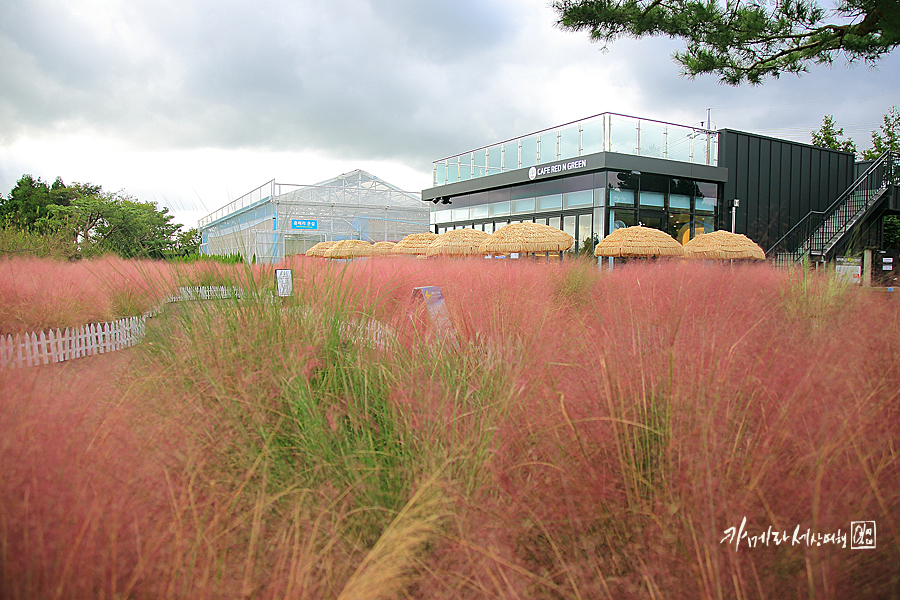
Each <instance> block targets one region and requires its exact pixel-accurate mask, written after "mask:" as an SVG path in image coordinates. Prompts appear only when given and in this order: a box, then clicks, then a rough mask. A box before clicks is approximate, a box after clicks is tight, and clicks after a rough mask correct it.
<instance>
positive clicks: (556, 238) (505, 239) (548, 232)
mask: <svg viewBox="0 0 900 600" xmlns="http://www.w3.org/2000/svg"><path fill="white" fill-rule="evenodd" d="M574 243H575V238H573V237H572V236H571V235H569V234H568V233H566V232H564V231H560V230H559V229H556V228H555V227H549V226H547V225H541V224H540V223H511V224H510V225H506V226H504V227H501V228H500V229H498V230H497V231H496V232H494V234H493V235H491V236H490V237H488V238H487V239H486V240H484V241H483V242H482V243H481V245H479V246H478V252H479V253H481V254H510V253H512V252H517V253H519V254H532V253H538V252H546V253H547V257H548V258H549V256H550V252H564V251H566V250H568V249H569V248H571V247H572V245H573V244H574Z"/></svg>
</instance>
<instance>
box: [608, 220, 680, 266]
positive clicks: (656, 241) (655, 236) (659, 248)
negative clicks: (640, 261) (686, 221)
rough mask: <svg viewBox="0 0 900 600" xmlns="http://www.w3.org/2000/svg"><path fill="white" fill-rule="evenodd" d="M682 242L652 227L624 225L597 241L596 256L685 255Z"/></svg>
mask: <svg viewBox="0 0 900 600" xmlns="http://www.w3.org/2000/svg"><path fill="white" fill-rule="evenodd" d="M683 255H684V250H683V249H682V247H681V244H679V243H678V241H677V240H676V239H675V238H673V237H672V236H671V235H669V234H668V233H666V232H664V231H660V230H659V229H652V228H650V227H641V226H640V225H635V226H634V227H623V228H622V229H616V230H615V231H613V232H612V233H611V234H609V235H608V236H606V237H605V238H603V239H602V240H600V241H599V242H597V246H596V247H595V248H594V256H612V257H631V258H634V257H645V258H646V257H651V256H683Z"/></svg>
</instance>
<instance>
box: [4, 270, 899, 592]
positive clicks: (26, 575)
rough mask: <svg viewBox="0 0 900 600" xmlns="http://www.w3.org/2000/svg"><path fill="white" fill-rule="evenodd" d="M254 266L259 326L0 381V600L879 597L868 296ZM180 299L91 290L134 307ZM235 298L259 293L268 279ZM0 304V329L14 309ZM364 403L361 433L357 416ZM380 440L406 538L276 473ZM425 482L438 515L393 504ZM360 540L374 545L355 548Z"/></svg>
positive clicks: (791, 286) (49, 274)
mask: <svg viewBox="0 0 900 600" xmlns="http://www.w3.org/2000/svg"><path fill="white" fill-rule="evenodd" d="M279 267H290V268H291V269H292V270H293V277H294V297H293V298H291V299H287V300H286V301H284V302H283V303H282V304H279V305H271V304H266V303H259V304H253V303H252V302H251V301H246V302H243V303H237V304H234V305H230V304H226V303H220V304H209V305H205V306H199V307H197V308H198V312H190V310H189V308H188V307H184V308H183V309H179V310H180V311H181V312H174V313H173V315H174V316H173V317H172V318H171V319H169V318H163V317H160V318H159V320H158V325H157V326H158V327H160V328H161V330H160V332H161V334H160V335H158V336H156V337H151V338H149V339H150V340H151V341H148V342H147V343H145V344H144V345H142V346H140V347H138V348H136V349H133V350H129V351H125V352H123V353H120V354H118V355H106V356H101V357H94V358H91V359H82V360H81V361H73V363H72V364H71V365H51V366H48V367H38V368H35V369H32V370H21V371H17V372H0V391H2V398H3V400H2V402H3V407H2V408H3V410H2V411H0V440H2V441H0V466H2V468H3V472H4V478H3V483H2V486H3V487H2V488H0V500H2V502H0V504H2V506H3V509H2V510H3V512H2V521H0V525H2V529H0V552H2V558H3V562H4V570H3V571H2V582H0V596H3V597H10V598H26V597H54V596H55V597H63V598H65V597H71V598H81V597H85V598H88V597H110V598H112V597H126V596H127V597H148V598H149V597H183V598H206V597H209V598H214V597H215V598H217V597H237V596H242V597H254V598H326V597H328V598H331V597H376V596H379V595H381V596H383V597H413V598H459V597H465V598H526V597H527V598H626V597H634V598H644V597H666V598H684V599H693V598H700V597H704V598H746V597H798V598H799V597H803V598H810V597H813V598H846V597H890V596H891V594H894V595H896V594H898V593H900V590H898V586H900V566H898V565H900V545H898V544H900V542H898V540H900V537H898V535H897V533H898V531H897V527H898V524H900V523H898V519H900V486H898V485H897V482H898V481H900V469H898V466H900V463H898V459H900V457H898V456H897V440H898V432H900V422H898V420H897V415H898V408H900V402H898V394H900V385H898V384H900V363H898V362H897V356H900V318H898V317H900V315H898V307H900V304H898V301H897V299H896V298H894V297H893V295H890V294H876V293H871V292H867V291H866V290H861V289H849V288H844V287H841V286H840V285H838V284H836V283H835V282H833V281H832V280H830V279H828V278H826V277H823V276H820V275H817V274H803V273H801V272H799V271H796V272H791V271H776V270H773V269H771V268H770V267H768V266H766V265H761V266H735V267H734V268H731V267H730V266H717V265H707V264H692V263H683V262H666V261H663V262H658V263H632V264H629V265H626V266H624V267H621V268H616V270H614V271H613V272H602V273H601V272H598V271H597V270H596V266H595V265H594V264H591V263H587V262H580V261H568V262H564V263H562V264H558V263H554V264H548V263H542V262H531V261H512V260H483V259H462V260H456V259H439V260H428V261H421V260H415V259H408V258H405V257H398V258H393V257H387V258H376V259H368V260H357V261H351V262H327V261H323V260H318V259H307V258H305V257H294V258H292V259H291V260H289V261H287V262H286V263H285V264H284V265H279ZM111 268H112V267H111ZM136 268H138V267H136ZM31 269H32V270H33V272H35V273H40V272H43V273H45V277H46V278H51V279H53V278H57V277H59V274H58V273H56V272H55V271H54V270H53V268H51V267H49V266H43V267H42V266H40V265H37V264H35V265H33V266H32V267H31ZM41 269H45V270H44V271H41ZM116 269H118V271H116ZM112 270H113V271H115V272H120V273H130V272H131V271H129V270H128V268H126V267H124V266H122V267H121V268H119V266H118V265H116V267H115V268H113V269H112ZM16 273H17V274H16V280H17V281H23V280H25V279H26V278H25V277H23V276H22V275H21V274H20V272H19V271H17V272H16ZM214 276H215V277H219V276H221V274H214ZM104 277H105V278H104ZM104 277H99V276H98V277H96V278H95V279H94V280H93V281H95V282H100V281H101V280H102V281H103V282H104V283H102V284H101V283H95V284H94V285H95V287H97V288H102V287H103V286H104V285H106V283H105V282H107V281H112V280H113V277H112V276H111V275H109V274H107V275H105V276H104ZM170 277H171V278H170ZM185 277H188V278H189V277H190V276H186V275H185V272H183V271H182V272H179V273H177V274H175V275H171V276H170V275H169V274H167V273H163V272H158V273H154V274H152V275H151V276H150V277H149V281H147V282H145V283H144V285H145V286H147V287H146V288H141V287H140V284H139V283H134V284H133V283H132V278H130V277H124V276H123V277H122V278H121V279H118V280H115V281H116V282H117V283H116V285H117V286H118V285H121V286H123V287H125V288H129V286H131V285H135V286H136V287H135V289H137V290H140V289H147V290H149V291H148V292H147V294H148V296H152V295H153V294H156V293H158V292H157V291H156V290H158V289H161V288H163V287H165V286H164V285H163V283H162V282H166V285H171V284H170V283H169V282H171V281H174V280H175V279H178V281H179V283H180V284H185V282H184V279H185ZM196 277H212V276H210V275H199V274H196ZM239 277H245V279H244V280H242V281H245V282H249V281H251V279H252V281H253V285H257V286H259V287H260V288H265V287H266V286H270V285H271V282H270V280H271V278H272V270H271V268H270V267H261V266H256V267H254V268H253V269H252V270H251V271H246V270H245V274H244V275H240V276H239ZM139 279H140V278H139V276H136V277H135V278H134V280H135V281H138V280H139ZM3 281H4V282H6V279H5V278H4V279H3ZM248 284H249V283H245V284H244V285H248ZM4 285H10V291H5V290H4V291H3V293H2V296H0V298H2V299H3V303H4V306H3V307H2V308H0V310H3V311H6V310H7V307H6V306H5V304H6V303H8V302H9V301H8V300H7V298H13V299H16V298H19V297H20V296H22V295H24V294H26V293H29V294H31V295H32V297H36V296H38V295H39V289H40V286H37V285H35V284H31V289H30V290H29V289H28V287H27V286H26V291H15V289H14V287H15V286H14V285H12V284H6V283H5V284H4ZM72 285H74V284H72ZM424 285H438V286H440V287H441V289H442V292H443V296H444V298H445V300H446V303H447V306H448V308H449V311H450V315H451V317H452V321H453V325H454V332H449V333H448V332H439V331H435V330H434V328H433V327H431V326H430V325H429V321H428V318H427V315H426V313H425V312H424V310H423V307H422V303H421V301H420V300H417V299H416V298H414V297H413V294H412V288H414V287H418V286H424ZM36 290H38V291H36ZM83 293H84V294H85V296H86V297H90V293H91V287H90V285H87V284H86V289H85V291H84V292H83ZM101 295H102V294H101V293H99V292H98V296H96V297H95V298H99V297H100V296H101ZM76 296H77V295H76V294H73V297H76ZM153 297H154V298H158V297H159V296H153ZM95 301H96V302H98V303H100V302H102V301H101V300H95ZM229 307H232V308H229ZM80 311H81V309H80V308H77V306H76V307H75V309H73V312H72V313H71V314H69V315H68V316H67V317H66V318H68V319H80V318H82V317H81V315H82V313H81V312H80ZM229 311H234V313H230V312H229ZM3 314H6V312H4V313H3ZM332 314H334V315H337V319H338V320H339V322H341V323H351V324H352V327H351V328H350V329H348V330H346V331H356V329H354V328H356V327H358V324H359V323H361V322H366V321H371V320H373V319H374V320H377V321H378V322H379V323H381V324H382V325H383V326H384V327H386V328H387V330H388V331H390V332H393V334H394V337H393V338H391V339H392V340H394V341H391V342H388V343H387V345H382V346H377V345H371V344H370V345H368V346H366V344H365V341H364V339H363V338H360V337H359V336H357V337H353V336H350V337H347V336H346V335H345V334H346V331H345V329H341V330H340V331H341V332H343V333H342V334H341V335H342V336H343V337H341V338H340V340H339V341H338V342H335V341H334V339H336V338H335V335H336V333H335V332H334V331H331V332H329V331H330V330H329V329H328V327H329V322H330V321H329V320H328V318H327V317H328V315H332ZM323 317H324V318H323ZM179 319H180V320H179ZM63 320H65V318H64V319H63ZM4 322H5V321H4ZM201 333H202V335H200V334H201ZM329 336H331V337H329ZM329 340H332V341H329ZM329 344H338V345H337V346H329ZM341 353H346V355H347V356H352V358H351V359H348V362H346V363H345V362H340V361H339V360H338V359H339V358H340V357H341V356H342V354H341ZM332 361H335V362H332ZM348 370H351V371H355V372H348ZM108 373H109V374H113V376H107V374H108ZM341 377H343V378H344V379H341ZM329 378H335V379H334V381H336V382H340V381H344V382H345V385H346V386H347V388H346V391H345V392H344V396H336V397H332V396H329V397H328V398H325V397H322V398H320V399H319V400H320V402H321V403H322V404H321V407H320V408H321V411H322V412H321V422H320V425H317V427H320V430H318V431H317V430H315V429H311V428H310V427H312V425H311V423H304V422H301V420H300V418H299V417H297V416H292V415H293V414H294V413H291V412H290V410H289V407H291V406H293V405H292V404H291V402H293V398H294V395H295V394H297V393H300V392H304V390H305V391H306V392H304V393H309V391H310V390H313V389H320V388H317V387H315V386H317V385H320V384H321V382H322V381H330V379H329ZM354 386H356V387H354ZM379 386H384V387H385V390H384V393H385V394H386V396H385V398H386V402H387V404H386V405H384V406H385V408H384V409H383V410H386V411H388V413H389V414H387V415H383V414H377V415H375V414H371V413H370V412H366V411H371V410H372V408H371V407H373V406H376V405H377V406H382V405H381V404H374V403H373V402H374V401H375V400H377V399H378V398H381V397H380V396H378V397H377V398H376V396H370V395H369V394H376V393H379V394H380V393H381V390H382V388H381V387H379ZM321 389H325V388H321ZM328 389H331V388H328ZM335 389H339V388H335ZM372 390H375V391H372ZM329 393H331V392H329ZM366 407H369V408H366ZM379 410H382V409H381V408H379ZM354 411H361V412H354ZM384 418H390V419H391V420H392V421H393V422H394V425H393V426H394V427H395V428H396V435H397V436H399V438H398V439H399V440H400V442H401V443H400V445H399V446H392V448H393V449H392V450H389V451H390V452H398V453H399V454H398V456H397V464H398V465H401V466H402V468H403V469H404V477H406V476H408V478H409V481H410V482H412V483H411V485H410V487H409V488H408V489H407V490H406V491H403V489H402V488H401V489H400V491H397V490H394V489H393V488H391V490H392V491H390V493H395V494H396V493H399V494H401V496H399V498H398V499H399V504H400V505H403V503H406V502H410V503H411V504H407V506H406V508H404V509H403V511H401V513H399V514H400V515H401V516H403V515H407V516H406V518H405V520H403V519H401V518H400V517H397V519H396V520H392V519H394V515H395V513H394V512H391V511H390V510H386V509H385V508H384V507H382V506H374V505H368V504H366V502H369V501H370V500H369V499H370V498H373V497H375V496H372V495H371V494H369V495H366V494H363V493H362V490H363V486H362V484H359V483H357V484H353V485H351V486H350V487H344V486H343V484H340V483H339V482H337V481H330V482H329V481H327V480H326V481H324V482H323V480H322V479H321V478H320V477H318V476H317V475H316V473H317V472H322V471H321V470H322V469H325V470H327V469H329V468H332V467H333V465H329V464H325V463H322V464H321V465H320V466H319V467H316V469H319V471H316V470H315V469H313V470H311V471H308V470H307V469H308V464H309V463H308V462H303V463H302V464H303V465H305V466H304V467H303V468H302V469H301V468H299V466H298V468H297V469H295V470H293V471H292V470H291V469H290V468H287V469H285V465H287V466H288V467H289V466H290V456H291V453H292V452H299V451H300V450H301V449H302V448H303V447H304V446H303V444H306V443H309V440H313V441H315V440H316V439H319V437H320V438H321V440H322V442H321V443H327V442H328V440H330V439H332V438H336V437H337V436H339V435H342V434H341V432H342V431H345V429H344V428H348V429H346V431H348V432H350V433H352V434H353V435H357V434H359V435H360V436H362V437H361V438H360V439H363V438H366V436H368V438H372V439H380V438H379V436H382V435H383V434H384V431H383V428H384V426H385V423H386V422H385V421H384V420H383V419H384ZM317 423H319V422H318V421H317ZM294 430H297V431H300V432H303V436H306V437H303V438H301V437H295V438H292V437H290V436H289V435H288V434H290V433H291V432H292V431H294ZM291 435H293V434H291ZM279 436H280V437H279ZM317 436H319V437H317ZM276 438H277V439H276ZM316 443H317V444H318V443H320V442H316ZM310 448H312V446H310ZM397 448H400V450H397ZM404 448H405V449H407V450H404ZM384 452H388V450H384ZM298 456H299V454H298ZM347 459H348V460H350V461H352V460H355V459H354V458H353V457H352V456H350V457H348V458H347ZM285 460H288V462H287V463H285V462H283V461H285ZM329 460H335V459H334V458H329ZM279 461H282V462H279ZM297 464H298V465H300V464H301V462H300V461H299V460H298V463H297ZM348 464H356V463H352V462H351V463H348ZM362 464H363V463H360V465H362ZM360 469H362V467H360ZM360 473H361V475H360V476H361V477H366V476H367V475H365V473H366V471H364V470H361V471H360ZM435 477H437V478H438V479H440V482H441V483H440V486H439V489H440V490H441V492H440V499H432V500H419V499H418V498H419V496H418V495H416V494H417V493H418V492H421V491H422V490H423V489H425V488H426V487H427V485H429V484H426V483H424V482H426V481H432V480H433V479H434V478H435ZM401 479H402V478H401ZM391 481H393V480H391ZM417 491H418V492H417ZM388 492H389V490H387V488H386V489H385V493H388ZM403 494H405V495H403ZM407 509H408V510H407ZM391 510H393V509H391ZM404 511H406V512H404ZM369 513H371V514H372V515H374V516H373V519H375V520H374V521H372V520H371V519H370V520H369V521H366V522H367V523H372V522H376V523H382V525H381V527H383V531H382V534H381V539H380V540H379V541H378V542H377V543H374V542H373V541H371V540H370V537H371V536H369V535H368V534H367V533H366V532H365V531H361V530H359V529H357V527H358V525H354V524H355V523H360V521H359V519H358V517H359V515H360V514H369ZM378 515H383V516H381V517H379V516H378ZM429 515H430V516H429ZM745 517H746V524H745V530H746V531H747V532H748V533H749V535H750V536H755V535H757V534H760V533H764V532H765V531H766V530H767V528H769V527H771V528H772V529H775V530H778V531H786V532H787V534H788V536H789V538H790V536H791V535H792V534H793V532H794V529H795V527H796V526H798V525H799V526H800V529H801V532H805V530H806V529H807V528H809V529H811V530H812V531H813V532H820V533H835V532H837V531H838V529H840V530H841V532H842V533H843V534H846V535H848V540H847V545H848V548H841V547H838V546H836V545H834V544H822V545H815V544H813V545H812V546H807V545H803V544H792V543H782V544H780V545H777V546H776V545H775V544H774V543H770V544H769V545H768V546H766V545H764V544H762V543H758V544H757V547H751V546H750V544H749V543H748V540H747V539H744V540H743V541H741V540H738V544H737V546H736V545H735V543H734V542H733V541H732V542H731V543H729V542H728V540H727V539H725V538H727V529H728V528H729V527H735V528H737V527H739V526H740V525H741V523H742V520H743V519H744V518H745ZM379 519H380V520H379ZM860 520H866V521H876V522H877V527H878V547H877V549H875V550H851V549H850V548H849V545H850V539H849V531H848V529H849V526H850V522H851V521H860ZM389 524H390V525H389ZM437 524H439V525H437ZM375 537H376V538H377V535H376V536H375ZM425 539H427V543H426V542H424V541H423V540H425ZM723 539H724V541H723ZM377 572H381V573H391V574H393V575H392V576H391V577H392V578H393V583H391V582H386V581H385V580H384V578H382V579H379V578H378V577H377V576H376V574H377ZM342 592H343V596H341V594H342ZM404 594H405V596H404Z"/></svg>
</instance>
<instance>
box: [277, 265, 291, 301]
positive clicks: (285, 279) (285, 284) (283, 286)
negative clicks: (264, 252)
mask: <svg viewBox="0 0 900 600" xmlns="http://www.w3.org/2000/svg"><path fill="white" fill-rule="evenodd" d="M275 288H276V289H277V290H278V296H279V297H282V298H284V297H285V296H290V295H291V294H293V293H294V276H293V274H292V273H291V270H290V269H275Z"/></svg>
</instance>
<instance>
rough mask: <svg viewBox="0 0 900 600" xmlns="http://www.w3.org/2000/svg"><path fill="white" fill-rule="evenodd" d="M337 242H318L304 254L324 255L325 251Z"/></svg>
mask: <svg viewBox="0 0 900 600" xmlns="http://www.w3.org/2000/svg"><path fill="white" fill-rule="evenodd" d="M336 243H337V242H333V241H332V242H319V243H318V244H315V245H314V246H313V247H312V248H310V249H309V250H307V251H306V256H319V257H321V256H324V255H325V252H326V251H327V250H328V249H329V248H331V247H332V246H334V245H335V244H336Z"/></svg>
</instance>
